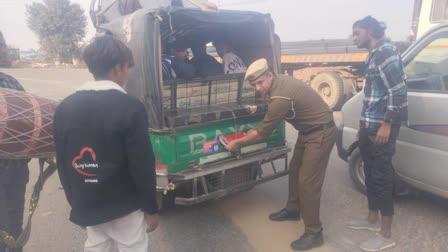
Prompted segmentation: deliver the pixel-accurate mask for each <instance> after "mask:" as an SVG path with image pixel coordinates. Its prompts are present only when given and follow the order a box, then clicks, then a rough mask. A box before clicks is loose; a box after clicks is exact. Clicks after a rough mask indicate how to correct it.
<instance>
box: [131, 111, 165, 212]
mask: <svg viewBox="0 0 448 252" xmlns="http://www.w3.org/2000/svg"><path fill="white" fill-rule="evenodd" d="M126 152H127V153H126V155H127V160H128V167H129V169H130V173H131V177H132V179H133V181H134V184H135V187H136V188H137V193H138V195H139V198H140V200H141V205H142V210H143V212H145V213H147V214H157V212H158V206H157V201H156V171H155V158H154V153H153V151H152V145H151V142H150V139H149V133H148V122H147V117H146V111H145V107H144V106H143V104H139V107H138V110H137V111H136V112H134V113H133V115H132V119H131V122H130V129H129V131H128V134H127V136H126Z"/></svg>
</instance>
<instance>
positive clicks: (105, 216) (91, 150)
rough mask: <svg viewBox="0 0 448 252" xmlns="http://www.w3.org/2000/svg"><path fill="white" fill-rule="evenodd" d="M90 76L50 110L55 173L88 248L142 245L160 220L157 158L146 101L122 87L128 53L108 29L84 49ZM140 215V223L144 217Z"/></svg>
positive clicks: (122, 248) (132, 248) (125, 248)
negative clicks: (84, 235) (55, 107)
mask: <svg viewBox="0 0 448 252" xmlns="http://www.w3.org/2000/svg"><path fill="white" fill-rule="evenodd" d="M84 59H85V61H86V63H87V66H88V68H89V71H90V72H91V73H92V74H93V76H94V78H95V81H92V82H87V83H85V84H84V85H83V86H81V87H80V88H79V89H78V90H77V92H76V93H75V94H73V95H70V96H69V97H67V98H65V99H64V100H63V101H62V102H61V104H60V105H59V106H58V108H57V109H56V113H55V116H54V139H55V143H56V155H57V156H56V158H57V166H58V172H59V177H60V180H61V183H62V186H63V187H64V191H65V194H66V196H67V200H68V202H69V204H70V206H71V208H72V210H71V213H70V220H71V221H72V222H73V223H75V224H77V225H80V226H86V227H87V228H86V229H87V236H88V238H87V241H86V243H85V250H84V251H86V252H93V251H98V252H99V251H110V250H111V247H113V246H114V243H115V244H116V245H117V247H118V248H119V250H120V251H133V252H140V251H141V252H143V251H147V247H148V237H147V235H146V231H147V230H148V231H152V230H154V229H156V227H157V226H158V220H159V217H158V214H157V211H158V206H157V203H156V177H155V163H154V162H155V160H154V154H153V151H152V147H151V143H150V139H149V134H148V122H147V116H146V111H145V107H144V105H143V104H142V103H141V102H140V101H138V100H137V99H136V98H134V97H131V96H129V95H127V94H126V92H125V91H124V89H123V88H124V86H125V85H126V81H127V77H128V68H129V67H132V66H133V64H134V62H133V57H132V53H131V51H130V50H129V48H127V47H126V45H124V44H123V43H122V42H120V41H119V40H117V39H115V38H113V37H112V36H110V35H106V36H103V37H98V38H96V39H95V40H94V41H93V42H92V43H91V44H90V45H88V46H87V48H86V49H85V51H84ZM145 220H146V221H145Z"/></svg>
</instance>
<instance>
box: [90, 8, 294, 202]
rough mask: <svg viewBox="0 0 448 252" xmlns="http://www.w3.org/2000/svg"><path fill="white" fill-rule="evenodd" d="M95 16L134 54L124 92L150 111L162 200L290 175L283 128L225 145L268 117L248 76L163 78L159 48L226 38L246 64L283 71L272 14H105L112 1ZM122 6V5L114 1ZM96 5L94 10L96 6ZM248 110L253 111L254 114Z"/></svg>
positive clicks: (200, 196) (211, 194) (196, 197)
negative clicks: (235, 146)
mask: <svg viewBox="0 0 448 252" xmlns="http://www.w3.org/2000/svg"><path fill="white" fill-rule="evenodd" d="M93 2H94V3H93V4H92V10H91V14H92V16H93V21H94V23H95V24H96V28H97V31H98V32H100V33H111V34H113V35H114V36H116V37H118V38H119V39H121V40H122V41H123V42H125V43H126V44H127V45H128V47H129V48H131V50H132V52H133V54H134V60H135V66H134V67H133V68H132V69H131V70H130V73H129V81H128V84H127V86H126V90H127V92H128V93H129V94H130V95H133V96H136V97H137V98H139V99H140V100H141V101H142V102H143V103H144V104H145V107H146V110H147V115H148V122H149V125H150V128H149V134H150V137H151V142H152V145H153V151H154V153H155V157H156V171H157V189H158V192H159V200H160V201H159V203H161V205H163V206H164V207H168V206H171V205H173V203H175V204H181V205H191V204H195V203H199V202H202V201H206V200H210V199H217V198H220V197H223V196H226V195H229V194H231V193H235V192H238V191H245V190H249V189H250V188H252V187H253V186H254V185H256V184H260V183H264V182H267V181H270V180H273V179H276V178H279V177H281V176H284V175H286V174H287V173H288V168H287V154H288V152H289V147H288V145H287V142H286V139H285V125H284V123H282V124H281V126H280V127H279V128H278V129H277V130H276V131H275V132H274V134H273V135H272V136H270V137H268V138H266V139H263V140H262V141H260V142H257V143H254V144H250V145H246V146H242V147H241V148H240V149H239V150H238V152H235V153H230V152H228V151H227V150H226V149H225V148H224V144H225V143H226V141H230V140H232V139H235V138H239V137H242V136H244V134H245V133H246V132H247V131H248V130H250V129H251V128H254V127H257V126H258V125H259V124H260V122H261V121H262V120H263V117H264V114H265V112H266V108H267V107H266V104H265V102H263V101H262V100H260V99H259V98H258V97H257V96H256V94H255V92H254V90H253V88H252V87H251V86H250V84H249V83H248V82H247V81H244V74H234V75H224V74H223V75H218V76H208V77H206V78H201V77H198V78H194V79H193V80H191V81H184V80H179V79H178V80H173V81H164V80H163V78H162V62H161V58H162V47H163V46H164V45H165V44H166V43H169V42H173V41H175V42H181V43H184V44H185V45H186V46H187V47H191V46H193V45H194V44H195V43H204V42H205V43H208V42H211V41H213V40H214V39H216V38H218V37H222V36H225V37H226V40H228V41H230V42H231V44H232V45H233V47H234V49H235V51H236V52H237V53H238V54H239V55H240V57H241V58H242V59H243V61H244V62H245V64H246V65H249V64H250V63H251V62H253V61H255V60H256V59H259V58H266V59H267V60H268V62H269V64H270V66H271V68H272V69H273V71H274V72H276V73H279V71H280V39H279V38H278V36H277V35H276V34H275V33H274V24H273V22H272V20H271V18H270V16H269V15H266V14H260V13H256V12H247V11H224V10H216V9H209V8H208V7H204V8H184V7H177V6H166V7H162V8H144V6H143V7H142V6H139V7H138V8H137V9H136V10H132V11H129V12H128V13H122V15H120V16H117V17H115V18H110V17H108V16H107V10H106V7H107V8H108V10H109V9H110V10H112V9H113V4H109V5H108V6H106V7H103V8H102V9H101V8H100V10H95V8H96V6H97V5H95V1H93ZM116 4H117V5H118V4H119V2H116ZM93 6H95V7H93ZM107 17H108V18H107ZM248 106H252V108H253V106H256V107H257V110H256V112H255V113H251V112H250V111H249V109H248Z"/></svg>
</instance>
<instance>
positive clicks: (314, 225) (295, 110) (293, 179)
mask: <svg viewBox="0 0 448 252" xmlns="http://www.w3.org/2000/svg"><path fill="white" fill-rule="evenodd" d="M268 96H269V97H268V99H269V101H268V111H267V113H266V115H265V118H264V120H263V122H262V123H261V124H260V126H259V127H258V128H257V131H258V133H259V134H260V135H261V136H263V137H267V136H269V135H271V134H272V132H273V131H274V130H275V129H276V128H277V127H278V126H279V125H280V123H281V122H282V121H283V120H286V121H287V122H289V123H290V124H291V125H292V126H294V128H296V129H297V130H298V131H299V137H298V139H297V143H296V146H295V148H294V154H293V157H292V159H291V163H290V165H289V194H288V202H287V204H286V209H287V210H288V211H290V212H300V214H301V216H302V219H303V221H304V223H305V232H308V233H317V232H319V231H320V230H321V229H322V224H321V222H320V215H319V212H320V211H319V210H320V196H321V190H322V185H323V182H324V178H325V171H326V168H327V164H328V159H329V157H330V153H331V150H332V149H333V146H334V143H335V141H336V135H337V128H336V127H335V126H334V122H333V112H332V111H331V110H330V109H329V107H328V105H327V104H326V103H325V102H324V101H323V100H322V98H321V97H320V96H319V94H318V93H317V92H316V91H314V90H313V89H312V88H311V87H309V86H308V85H306V84H305V83H303V82H301V81H299V80H297V79H294V78H292V77H289V76H285V75H278V76H275V77H274V80H273V83H272V87H271V89H270V91H269V93H268Z"/></svg>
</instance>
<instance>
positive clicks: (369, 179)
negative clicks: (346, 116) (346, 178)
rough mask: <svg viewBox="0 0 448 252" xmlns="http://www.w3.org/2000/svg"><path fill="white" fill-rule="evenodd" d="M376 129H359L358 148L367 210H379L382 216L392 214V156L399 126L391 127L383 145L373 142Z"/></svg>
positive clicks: (393, 174) (393, 172) (393, 175)
mask: <svg viewBox="0 0 448 252" xmlns="http://www.w3.org/2000/svg"><path fill="white" fill-rule="evenodd" d="M377 131H378V129H361V130H360V131H359V149H360V151H361V156H362V160H363V162H364V173H365V175H366V179H365V182H366V189H367V199H368V207H369V210H380V211H381V215H382V216H392V215H394V205H393V198H392V193H393V187H394V177H395V171H394V169H393V167H392V156H393V155H394V154H395V144H396V141H397V137H398V134H399V132H400V128H399V127H392V129H391V133H390V137H389V141H388V142H387V143H385V144H383V145H377V144H375V138H376V133H377Z"/></svg>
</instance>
